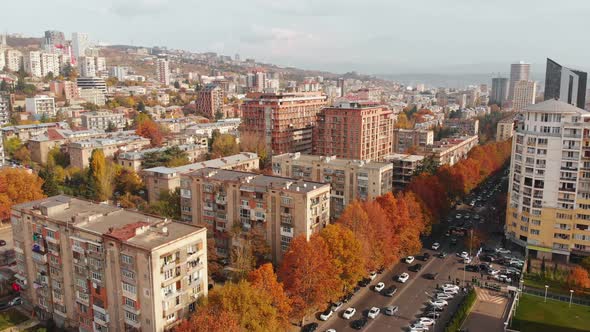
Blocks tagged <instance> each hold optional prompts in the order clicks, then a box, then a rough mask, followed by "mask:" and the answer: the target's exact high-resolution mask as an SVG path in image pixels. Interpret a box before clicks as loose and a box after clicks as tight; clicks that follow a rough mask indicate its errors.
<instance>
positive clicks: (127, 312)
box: [11, 196, 208, 332]
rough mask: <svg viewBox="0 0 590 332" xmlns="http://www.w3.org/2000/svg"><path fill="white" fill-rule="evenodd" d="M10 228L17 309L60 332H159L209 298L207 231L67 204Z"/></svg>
mask: <svg viewBox="0 0 590 332" xmlns="http://www.w3.org/2000/svg"><path fill="white" fill-rule="evenodd" d="M11 221H12V229H13V236H14V244H15V248H14V250H15V252H16V262H17V263H16V270H17V274H16V278H17V283H18V284H19V285H20V286H21V297H22V298H23V302H24V303H23V305H24V306H25V307H26V308H28V309H30V310H34V312H35V315H36V316H37V317H38V318H39V319H53V321H55V323H56V324H57V326H58V328H60V329H63V330H65V329H70V328H77V330H78V331H154V332H163V331H167V330H170V329H171V328H172V327H174V326H175V325H176V324H177V323H178V322H179V321H180V319H182V318H184V317H186V316H187V315H188V314H189V313H190V312H192V311H194V310H195V309H196V306H197V300H198V299H199V298H201V297H203V296H206V295H207V285H208V283H207V236H206V230H205V228H202V227H195V226H192V225H186V224H182V223H177V222H171V221H169V220H165V219H164V220H163V219H160V218H157V217H154V216H152V215H143V214H140V213H138V212H132V211H127V210H123V209H120V208H116V207H114V206H110V205H104V204H95V203H91V202H88V201H83V200H79V199H76V198H72V197H68V196H53V197H50V198H46V199H43V200H40V201H34V202H29V203H24V204H19V205H16V206H14V207H13V208H12V214H11Z"/></svg>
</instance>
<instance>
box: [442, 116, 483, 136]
mask: <svg viewBox="0 0 590 332" xmlns="http://www.w3.org/2000/svg"><path fill="white" fill-rule="evenodd" d="M444 126H445V127H447V128H450V129H452V130H454V132H455V135H458V136H473V135H477V134H478V133H479V120H478V119H446V120H445V122H444Z"/></svg>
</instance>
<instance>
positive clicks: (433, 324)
mask: <svg viewBox="0 0 590 332" xmlns="http://www.w3.org/2000/svg"><path fill="white" fill-rule="evenodd" d="M424 294H426V295H428V296H430V297H432V299H433V300H434V296H432V295H430V294H428V292H424ZM432 321H433V323H432V330H433V331H436V310H432Z"/></svg>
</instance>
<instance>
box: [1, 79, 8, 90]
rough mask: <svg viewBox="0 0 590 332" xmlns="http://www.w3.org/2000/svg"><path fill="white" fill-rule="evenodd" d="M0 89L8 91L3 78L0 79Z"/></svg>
mask: <svg viewBox="0 0 590 332" xmlns="http://www.w3.org/2000/svg"><path fill="white" fill-rule="evenodd" d="M0 91H10V88H9V87H8V83H6V81H5V80H2V81H0Z"/></svg>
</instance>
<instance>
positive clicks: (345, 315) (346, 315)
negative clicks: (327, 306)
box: [342, 307, 356, 319]
mask: <svg viewBox="0 0 590 332" xmlns="http://www.w3.org/2000/svg"><path fill="white" fill-rule="evenodd" d="M354 314H356V309H355V308H353V307H350V308H348V309H346V310H344V313H342V318H344V319H351V318H352V316H354Z"/></svg>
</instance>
